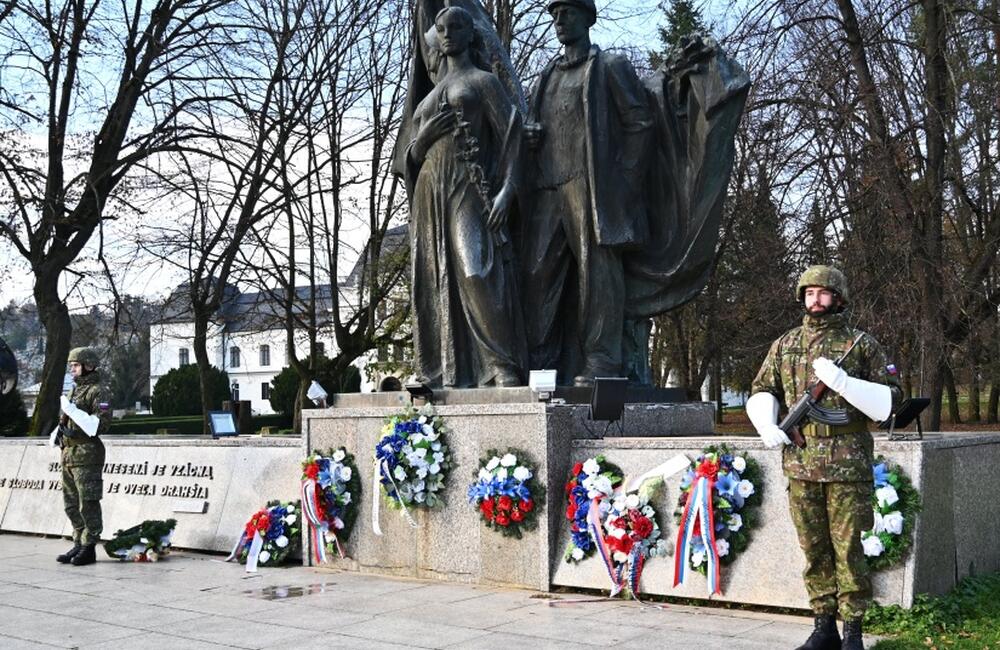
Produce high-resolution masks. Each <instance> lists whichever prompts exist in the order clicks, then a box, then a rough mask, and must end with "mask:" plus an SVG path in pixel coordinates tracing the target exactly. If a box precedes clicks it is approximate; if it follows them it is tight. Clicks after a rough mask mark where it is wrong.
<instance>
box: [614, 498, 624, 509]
mask: <svg viewBox="0 0 1000 650" xmlns="http://www.w3.org/2000/svg"><path fill="white" fill-rule="evenodd" d="M614 506H615V510H617V511H618V512H625V498H624V497H618V498H617V499H615V500H614Z"/></svg>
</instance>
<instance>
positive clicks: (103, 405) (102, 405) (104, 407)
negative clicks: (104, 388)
mask: <svg viewBox="0 0 1000 650" xmlns="http://www.w3.org/2000/svg"><path fill="white" fill-rule="evenodd" d="M97 408H99V409H101V410H102V411H107V410H108V409H109V408H111V405H110V404H108V403H107V402H101V403H99V404H98V405H97Z"/></svg>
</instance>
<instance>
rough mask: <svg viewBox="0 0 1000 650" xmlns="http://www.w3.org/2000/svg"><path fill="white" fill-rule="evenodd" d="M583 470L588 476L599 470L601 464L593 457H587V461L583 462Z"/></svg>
mask: <svg viewBox="0 0 1000 650" xmlns="http://www.w3.org/2000/svg"><path fill="white" fill-rule="evenodd" d="M583 471H584V473H586V474H587V475H588V476H593V475H594V474H597V473H598V472H599V471H601V466H600V465H598V464H597V461H596V460H594V459H593V458H588V459H587V462H585V463H584V464H583Z"/></svg>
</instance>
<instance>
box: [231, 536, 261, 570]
mask: <svg viewBox="0 0 1000 650" xmlns="http://www.w3.org/2000/svg"><path fill="white" fill-rule="evenodd" d="M246 541H247V533H246V529H244V530H243V532H242V533H240V538H239V539H238V540H237V541H236V545H235V546H233V550H232V551H231V552H230V553H229V557H227V558H226V562H231V561H233V560H235V559H236V555H237V554H238V553H239V551H240V549H241V548H243V544H245V543H246ZM262 548H264V538H263V537H261V534H260V531H259V530H255V531H254V533H253V541H252V542H250V550H248V551H247V573H256V572H257V558H258V557H260V551H261V549H262Z"/></svg>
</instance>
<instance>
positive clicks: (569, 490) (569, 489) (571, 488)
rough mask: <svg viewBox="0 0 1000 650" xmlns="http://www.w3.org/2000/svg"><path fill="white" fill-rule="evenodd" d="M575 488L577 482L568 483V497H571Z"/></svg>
mask: <svg viewBox="0 0 1000 650" xmlns="http://www.w3.org/2000/svg"><path fill="white" fill-rule="evenodd" d="M575 487H576V480H572V481H570V482H569V483H567V484H566V496H569V493H570V492H572V491H573V488H575Z"/></svg>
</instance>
